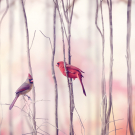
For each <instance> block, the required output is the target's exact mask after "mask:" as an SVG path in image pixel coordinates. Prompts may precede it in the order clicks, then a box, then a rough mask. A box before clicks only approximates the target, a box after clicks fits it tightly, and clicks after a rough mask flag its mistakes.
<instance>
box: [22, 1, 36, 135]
mask: <svg viewBox="0 0 135 135" xmlns="http://www.w3.org/2000/svg"><path fill="white" fill-rule="evenodd" d="M21 3H22V9H23V14H24V20H25V28H26V34H27V55H28V65H29V71H30V74H31V76H33V74H32V67H31V61H30V49H29V31H28V24H27V16H26V12H25V8H24V3H23V0H21ZM35 98H36V97H35V86H34V83H33V100H34V102H35ZM35 117H36V108H35V103H34V104H33V125H34V132H35V135H36V134H37V133H36V131H35V130H36V121H35Z"/></svg>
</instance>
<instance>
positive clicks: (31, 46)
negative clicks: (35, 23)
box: [30, 30, 36, 49]
mask: <svg viewBox="0 0 135 135" xmlns="http://www.w3.org/2000/svg"><path fill="white" fill-rule="evenodd" d="M35 35H36V30H35V32H34V36H33V39H32V43H31V47H32V45H33V41H34V38H35ZM31 47H30V49H31Z"/></svg>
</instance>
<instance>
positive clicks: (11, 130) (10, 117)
mask: <svg viewBox="0 0 135 135" xmlns="http://www.w3.org/2000/svg"><path fill="white" fill-rule="evenodd" d="M13 7H14V6H13ZM13 7H11V8H10V16H9V17H10V19H9V21H10V22H9V41H10V43H9V60H8V64H9V65H8V66H9V67H8V68H9V95H10V96H9V102H11V101H12V55H13V49H12V48H13V25H14V24H13V21H14V19H13V17H14V15H13V12H14V8H13ZM9 134H10V135H12V134H13V124H12V111H10V112H9Z"/></svg>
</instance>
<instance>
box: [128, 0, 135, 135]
mask: <svg viewBox="0 0 135 135" xmlns="http://www.w3.org/2000/svg"><path fill="white" fill-rule="evenodd" d="M131 2H132V0H128V4H127V46H126V51H127V95H128V120H127V121H128V122H127V124H128V125H129V131H130V135H134V129H133V115H132V76H131V54H130V35H131Z"/></svg>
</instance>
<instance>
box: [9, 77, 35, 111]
mask: <svg viewBox="0 0 135 135" xmlns="http://www.w3.org/2000/svg"><path fill="white" fill-rule="evenodd" d="M32 87H33V78H32V76H31V75H30V74H28V77H27V79H26V81H25V82H24V83H23V84H22V85H21V86H20V87H19V88H18V89H17V91H16V92H15V93H16V97H15V99H14V100H13V102H12V103H11V105H10V106H9V110H11V109H12V107H13V106H14V104H15V102H16V100H17V99H18V97H19V96H20V95H24V96H27V95H25V94H26V93H28V92H29V91H30V90H31V89H32ZM27 97H28V98H30V97H29V96H27Z"/></svg>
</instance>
